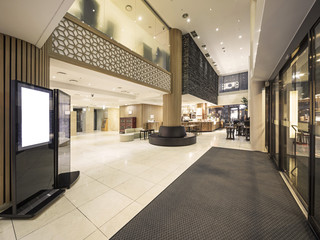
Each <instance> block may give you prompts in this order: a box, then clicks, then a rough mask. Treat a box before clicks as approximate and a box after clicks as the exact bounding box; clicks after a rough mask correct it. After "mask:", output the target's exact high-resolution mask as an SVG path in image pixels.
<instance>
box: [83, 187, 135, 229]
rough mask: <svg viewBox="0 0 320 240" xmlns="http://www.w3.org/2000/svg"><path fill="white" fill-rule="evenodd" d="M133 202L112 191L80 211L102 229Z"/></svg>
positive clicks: (84, 206)
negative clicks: (102, 226)
mask: <svg viewBox="0 0 320 240" xmlns="http://www.w3.org/2000/svg"><path fill="white" fill-rule="evenodd" d="M132 202H133V200H132V199H130V198H128V197H126V196H124V195H122V194H120V193H118V192H116V191H114V190H112V189H111V190H109V191H108V192H106V193H104V194H102V195H101V196H99V197H97V198H96V199H94V200H92V201H90V202H88V203H86V204H84V205H83V206H81V207H80V208H79V210H80V211H81V212H82V213H83V214H84V215H85V216H86V217H87V218H88V219H90V221H91V222H92V223H94V224H95V225H96V226H97V227H100V226H101V225H103V224H104V223H105V222H107V221H108V220H110V219H111V218H112V217H114V216H115V215H117V214H118V213H119V212H120V211H122V210H123V209H124V208H125V207H127V206H128V205H129V204H131V203H132Z"/></svg>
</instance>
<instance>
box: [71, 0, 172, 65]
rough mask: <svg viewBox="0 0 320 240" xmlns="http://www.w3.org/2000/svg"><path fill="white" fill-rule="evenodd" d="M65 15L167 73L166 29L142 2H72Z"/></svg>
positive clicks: (168, 56) (168, 59) (133, 0)
mask: <svg viewBox="0 0 320 240" xmlns="http://www.w3.org/2000/svg"><path fill="white" fill-rule="evenodd" d="M68 12H69V13H70V14H72V15H73V16H75V17H77V18H78V19H80V20H81V21H83V22H84V23H86V24H88V25H90V26H91V27H93V28H95V29H97V30H99V31H101V32H102V33H104V34H106V35H107V36H108V37H110V38H111V39H114V40H115V41H117V42H119V43H121V44H122V45H124V46H126V47H127V48H129V49H131V50H132V51H134V52H136V53H138V54H139V55H141V56H143V57H144V58H146V59H148V60H149V61H151V62H153V63H155V64H157V65H158V66H160V67H162V68H164V69H166V70H168V71H169V61H170V46H169V30H168V28H167V27H166V26H165V25H164V24H163V23H162V22H161V21H160V20H159V19H158V18H157V17H156V16H155V15H154V14H153V13H152V12H151V10H150V9H148V7H147V6H146V5H145V4H144V3H143V2H142V1H141V0H132V1H126V0H75V2H74V3H73V5H72V6H71V8H70V9H69V11H68Z"/></svg>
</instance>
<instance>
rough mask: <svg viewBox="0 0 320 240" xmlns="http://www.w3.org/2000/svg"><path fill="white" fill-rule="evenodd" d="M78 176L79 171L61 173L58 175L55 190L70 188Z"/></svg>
mask: <svg viewBox="0 0 320 240" xmlns="http://www.w3.org/2000/svg"><path fill="white" fill-rule="evenodd" d="M79 176H80V171H74V172H67V173H61V174H59V175H58V184H57V186H56V188H68V189H69V188H70V187H71V186H72V185H73V184H74V183H75V182H76V181H77V180H78V179H79Z"/></svg>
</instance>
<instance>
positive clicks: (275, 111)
mask: <svg viewBox="0 0 320 240" xmlns="http://www.w3.org/2000/svg"><path fill="white" fill-rule="evenodd" d="M271 91H272V93H271V106H270V107H271V111H272V112H271V136H273V138H272V137H270V138H271V140H270V144H271V146H270V152H271V154H272V157H273V158H274V160H275V162H276V164H277V166H278V167H279V153H280V152H279V133H280V131H279V77H277V78H276V79H275V80H274V82H273V83H272V85H271Z"/></svg>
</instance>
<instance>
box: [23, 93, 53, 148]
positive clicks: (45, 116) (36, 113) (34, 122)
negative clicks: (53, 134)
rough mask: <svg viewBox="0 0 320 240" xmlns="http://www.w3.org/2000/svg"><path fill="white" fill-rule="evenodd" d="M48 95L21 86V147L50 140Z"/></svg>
mask: <svg viewBox="0 0 320 240" xmlns="http://www.w3.org/2000/svg"><path fill="white" fill-rule="evenodd" d="M49 101H50V95H49V93H46V92H41V91H37V90H33V89H30V88H24V87H21V144H22V147H28V146H31V145H36V144H41V143H47V142H49V141H50V109H49Z"/></svg>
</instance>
